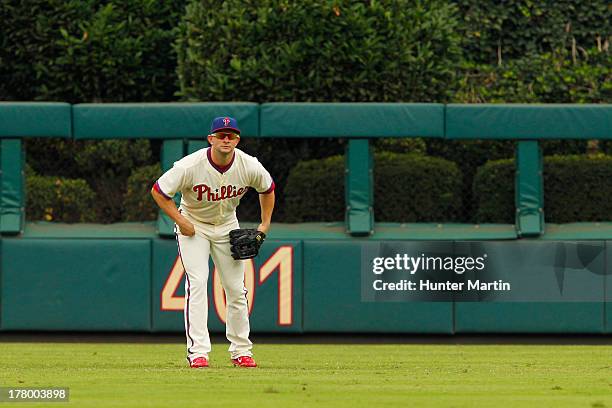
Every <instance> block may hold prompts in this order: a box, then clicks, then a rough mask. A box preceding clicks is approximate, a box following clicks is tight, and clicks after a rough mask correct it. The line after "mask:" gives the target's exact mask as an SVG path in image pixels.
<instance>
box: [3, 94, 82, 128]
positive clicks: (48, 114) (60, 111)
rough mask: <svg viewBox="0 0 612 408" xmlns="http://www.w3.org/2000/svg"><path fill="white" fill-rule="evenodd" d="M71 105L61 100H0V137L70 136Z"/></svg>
mask: <svg viewBox="0 0 612 408" xmlns="http://www.w3.org/2000/svg"><path fill="white" fill-rule="evenodd" d="M71 136H72V119H71V106H70V104H67V103H62V102H0V137H71Z"/></svg>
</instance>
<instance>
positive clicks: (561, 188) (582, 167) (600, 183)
mask: <svg viewBox="0 0 612 408" xmlns="http://www.w3.org/2000/svg"><path fill="white" fill-rule="evenodd" d="M610 180H612V156H606V155H603V154H602V155H597V156H552V157H548V158H546V159H545V160H544V217H545V219H546V221H547V222H555V223H567V222H576V221H585V222H586V221H611V220H612V200H610V197H612V186H611V185H610Z"/></svg>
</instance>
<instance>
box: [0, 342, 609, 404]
mask: <svg viewBox="0 0 612 408" xmlns="http://www.w3.org/2000/svg"><path fill="white" fill-rule="evenodd" d="M226 349H227V345H226V344H215V345H214V346H213V353H212V354H211V356H210V357H211V368H208V369H200V370H195V369H190V368H188V367H187V365H186V361H185V358H184V353H185V350H184V347H183V345H182V344H133V343H131V344H97V343H87V344H78V343H0V386H19V387H45V386H57V387H60V386H65V387H70V403H69V405H72V406H78V407H108V406H118V407H119V406H126V407H127V406H160V407H162V406H163V407H170V406H177V407H178V406H181V407H186V406H194V405H196V404H197V405H202V406H207V407H220V406H227V407H234V406H249V407H257V406H279V407H292V406H295V407H301V406H317V407H319V406H330V407H331V406H333V407H343V406H347V407H348V406H351V407H352V406H369V407H379V406H394V407H397V406H410V407H473V406H482V407H507V406H512V407H594V408H603V407H612V347H611V346H566V345H561V346H560V345H413V344H411V345H401V344H398V345H388V344H386V345H363V344H360V345H352V344H333V345H322V344H316V345H307V344H299V345H288V344H281V345H279V344H263V345H256V347H255V349H254V351H255V357H256V360H257V361H258V363H259V365H260V367H259V368H256V369H241V368H235V367H232V366H231V364H230V362H229V359H228V353H227V352H226ZM61 405H65V404H52V406H61ZM19 406H41V404H40V403H38V404H36V403H27V404H26V403H20V404H19Z"/></svg>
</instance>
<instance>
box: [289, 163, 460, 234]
mask: <svg viewBox="0 0 612 408" xmlns="http://www.w3.org/2000/svg"><path fill="white" fill-rule="evenodd" d="M344 179H345V173H344V157H342V156H334V157H329V158H327V159H322V160H308V161H302V162H300V163H298V165H297V166H296V167H295V168H293V169H292V170H291V173H290V174H289V179H288V181H287V187H286V189H285V191H286V194H287V199H286V205H287V221H288V222H303V221H319V222H323V221H340V220H343V219H344V212H345V195H344ZM374 183H375V184H374V209H375V219H376V220H377V221H381V222H382V221H390V222H422V221H454V220H456V219H457V217H458V212H459V211H460V208H461V173H460V172H459V170H458V168H457V166H456V165H455V164H454V163H451V162H448V161H447V160H443V159H439V158H434V157H427V156H421V155H416V154H396V153H388V152H384V153H376V154H375V171H374Z"/></svg>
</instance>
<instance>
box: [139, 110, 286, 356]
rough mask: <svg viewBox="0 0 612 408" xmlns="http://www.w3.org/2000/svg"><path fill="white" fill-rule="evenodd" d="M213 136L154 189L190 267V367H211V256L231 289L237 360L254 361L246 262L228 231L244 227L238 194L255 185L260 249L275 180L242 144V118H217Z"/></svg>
mask: <svg viewBox="0 0 612 408" xmlns="http://www.w3.org/2000/svg"><path fill="white" fill-rule="evenodd" d="M207 138H208V142H209V143H210V147H208V148H205V149H201V150H198V151H197V152H195V153H192V154H190V155H188V156H186V157H184V158H182V159H181V160H179V161H177V162H175V163H174V166H173V167H172V169H170V170H168V171H167V172H166V173H164V174H163V175H162V176H161V177H160V178H159V179H158V180H157V182H156V183H155V185H154V186H153V188H152V189H151V194H152V195H153V199H154V200H155V202H156V203H157V204H158V205H159V207H160V208H161V209H162V210H163V211H164V212H165V213H166V214H168V216H169V217H170V218H172V219H173V220H174V222H175V224H176V225H175V232H176V237H177V243H178V252H179V256H180V258H181V261H182V263H183V267H184V269H185V273H186V279H185V332H186V335H187V360H188V361H189V365H190V366H191V367H193V368H203V367H208V353H209V352H210V349H211V345H210V337H209V334H208V299H207V289H206V288H207V281H208V275H209V268H208V262H209V256H212V259H213V262H214V264H215V266H216V267H217V270H218V272H219V275H220V278H221V283H222V285H223V289H224V290H225V297H226V302H227V316H226V335H227V339H228V340H229V341H230V343H231V344H230V347H229V352H230V354H231V361H232V362H233V364H234V365H236V366H239V367H256V366H257V364H256V363H255V361H254V360H253V357H252V353H251V349H252V346H253V344H252V343H251V341H250V340H249V331H250V328H249V314H248V304H247V297H246V294H247V290H246V288H245V286H244V270H245V264H244V261H243V260H240V259H235V258H237V256H236V253H235V252H234V251H235V247H234V246H232V245H231V244H230V231H232V230H236V229H238V228H239V226H238V220H237V218H236V207H237V206H238V204H239V202H240V199H241V198H242V197H243V196H244V194H245V193H246V192H247V190H248V189H249V188H253V189H255V191H257V192H258V193H259V203H260V206H261V224H259V227H258V228H257V231H255V230H251V231H254V232H255V234H256V238H257V240H256V242H257V246H256V250H255V254H256V252H257V250H258V249H259V245H261V243H262V242H263V238H265V234H267V232H268V230H269V229H270V221H271V218H272V210H273V209H274V199H275V197H274V182H273V180H272V177H271V176H270V173H268V171H267V170H266V169H265V168H264V167H263V166H262V165H261V163H259V161H258V160H257V159H256V158H255V157H252V156H249V155H248V154H246V153H244V152H242V151H241V150H239V149H237V148H236V146H237V145H238V143H239V142H240V129H239V128H238V123H237V121H236V119H234V118H231V117H218V118H215V119H214V120H213V121H212V125H211V129H210V134H209V135H208V136H207ZM178 192H180V193H181V194H182V198H181V204H180V207H179V209H177V208H176V205H175V204H174V201H173V200H172V199H171V198H172V197H173V196H174V195H175V194H176V193H178ZM240 231H245V230H240ZM240 231H239V232H240ZM232 234H234V233H232ZM247 257H252V256H247ZM238 258H239V256H238Z"/></svg>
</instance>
